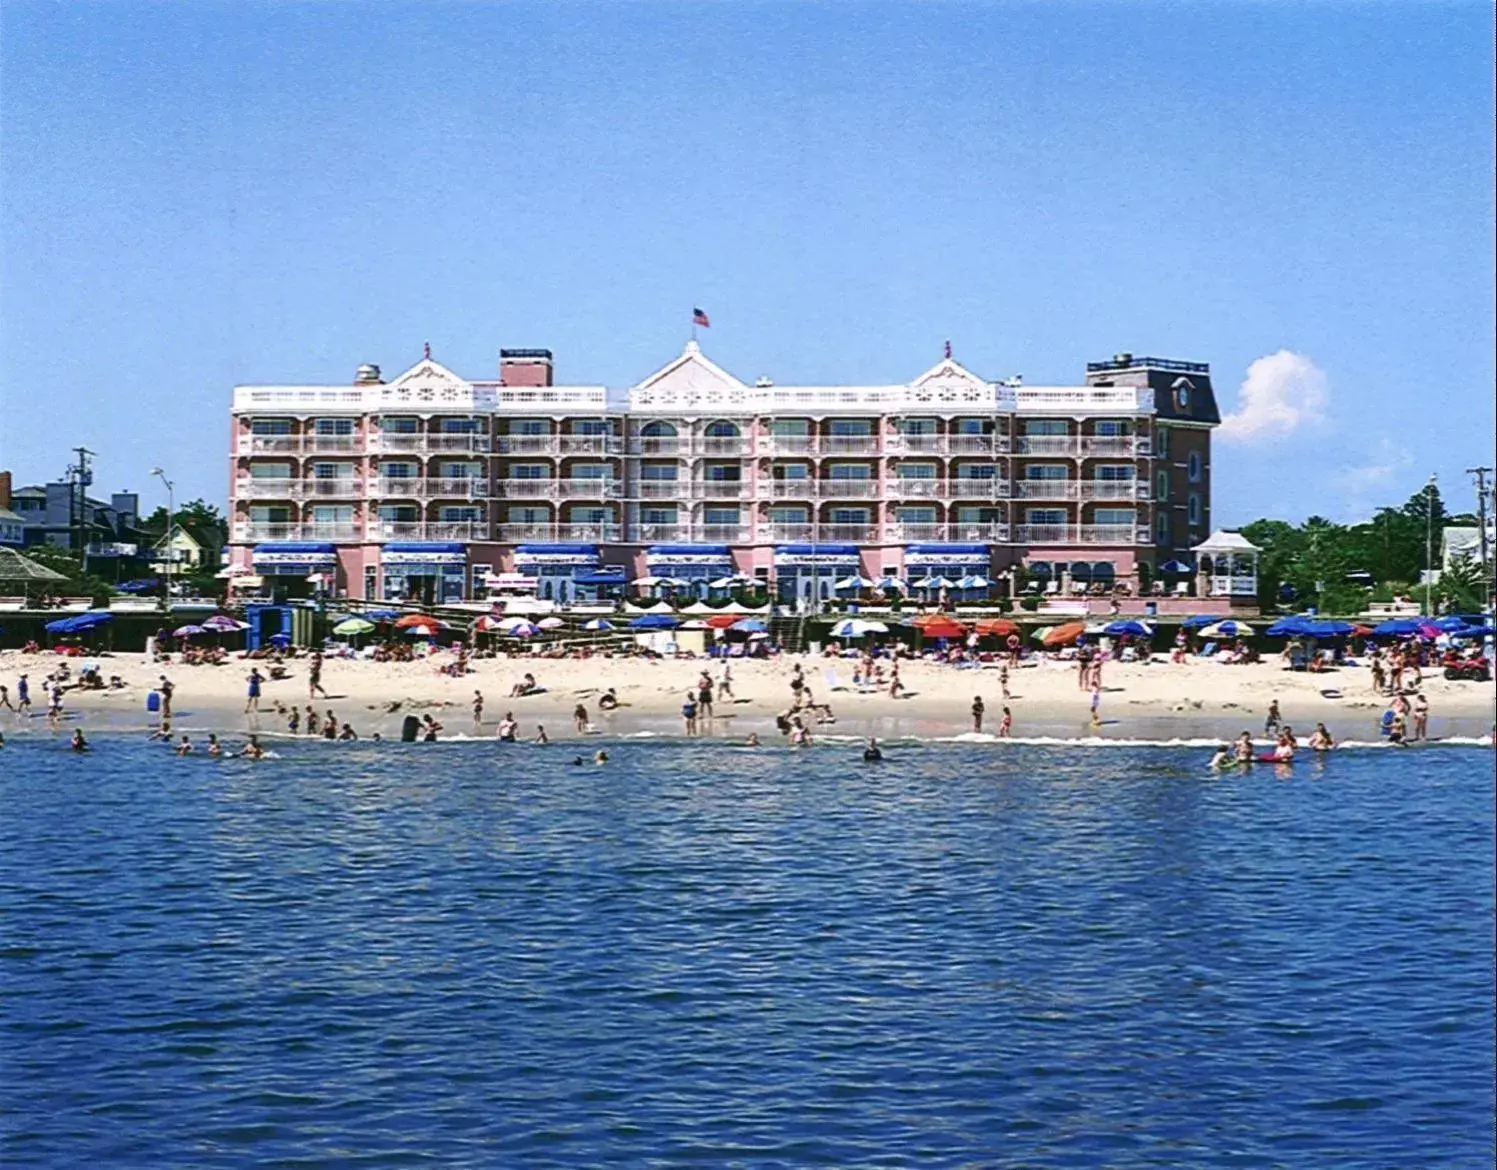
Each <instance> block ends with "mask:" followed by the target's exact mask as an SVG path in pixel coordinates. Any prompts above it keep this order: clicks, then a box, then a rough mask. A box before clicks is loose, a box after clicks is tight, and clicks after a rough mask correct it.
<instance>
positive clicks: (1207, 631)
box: [1201, 620, 1253, 638]
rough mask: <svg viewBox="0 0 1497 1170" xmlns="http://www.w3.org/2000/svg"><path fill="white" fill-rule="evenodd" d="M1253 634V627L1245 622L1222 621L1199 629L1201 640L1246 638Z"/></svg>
mask: <svg viewBox="0 0 1497 1170" xmlns="http://www.w3.org/2000/svg"><path fill="white" fill-rule="evenodd" d="M1252 632H1253V627H1252V626H1250V625H1248V624H1247V622H1238V621H1230V620H1229V621H1224V622H1215V623H1213V624H1212V625H1209V626H1204V627H1202V629H1201V637H1203V638H1246V637H1248V636H1249V635H1250V634H1251V633H1252Z"/></svg>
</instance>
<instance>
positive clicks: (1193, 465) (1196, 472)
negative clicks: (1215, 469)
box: [1185, 451, 1201, 483]
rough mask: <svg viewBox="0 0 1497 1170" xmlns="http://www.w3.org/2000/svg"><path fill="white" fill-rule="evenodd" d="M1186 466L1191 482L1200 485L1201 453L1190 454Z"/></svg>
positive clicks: (1193, 452)
mask: <svg viewBox="0 0 1497 1170" xmlns="http://www.w3.org/2000/svg"><path fill="white" fill-rule="evenodd" d="M1185 464H1186V468H1185V470H1186V474H1187V475H1188V476H1189V477H1190V482H1191V483H1200V482H1201V453H1200V452H1199V451H1192V452H1191V453H1190V455H1189V457H1188V458H1187V459H1186V461H1185Z"/></svg>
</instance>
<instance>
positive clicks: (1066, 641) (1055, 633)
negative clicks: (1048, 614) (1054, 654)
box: [1040, 622, 1086, 650]
mask: <svg viewBox="0 0 1497 1170" xmlns="http://www.w3.org/2000/svg"><path fill="white" fill-rule="evenodd" d="M1084 633H1086V623H1085V622H1066V623H1065V624H1064V625H1060V626H1056V627H1055V628H1054V629H1053V630H1050V631H1049V632H1048V633H1046V635H1045V636H1044V637H1043V638H1041V639H1040V644H1041V645H1042V646H1044V647H1045V649H1046V650H1054V649H1056V648H1057V647H1060V646H1069V645H1070V644H1071V643H1072V642H1074V641H1075V640H1076V639H1077V638H1079V637H1081V635H1082V634H1084Z"/></svg>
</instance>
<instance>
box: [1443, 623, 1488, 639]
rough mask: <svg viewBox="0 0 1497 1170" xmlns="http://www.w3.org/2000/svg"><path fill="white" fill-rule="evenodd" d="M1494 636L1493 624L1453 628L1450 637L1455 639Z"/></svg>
mask: <svg viewBox="0 0 1497 1170" xmlns="http://www.w3.org/2000/svg"><path fill="white" fill-rule="evenodd" d="M1491 636H1492V627H1491V626H1463V627H1462V628H1461V629H1459V630H1451V631H1450V637H1451V638H1455V639H1464V638H1490V637H1491Z"/></svg>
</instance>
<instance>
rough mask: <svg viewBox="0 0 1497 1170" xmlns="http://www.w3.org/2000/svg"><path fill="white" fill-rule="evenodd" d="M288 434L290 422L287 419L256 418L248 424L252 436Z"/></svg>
mask: <svg viewBox="0 0 1497 1170" xmlns="http://www.w3.org/2000/svg"><path fill="white" fill-rule="evenodd" d="M290 433H291V420H290V419H289V418H257V419H254V420H252V421H251V422H250V434H252V435H289V434H290Z"/></svg>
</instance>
